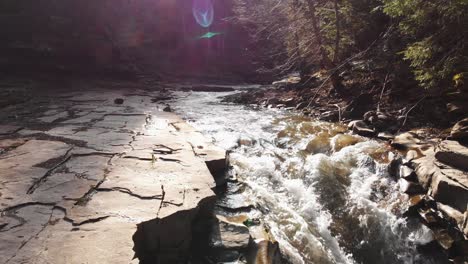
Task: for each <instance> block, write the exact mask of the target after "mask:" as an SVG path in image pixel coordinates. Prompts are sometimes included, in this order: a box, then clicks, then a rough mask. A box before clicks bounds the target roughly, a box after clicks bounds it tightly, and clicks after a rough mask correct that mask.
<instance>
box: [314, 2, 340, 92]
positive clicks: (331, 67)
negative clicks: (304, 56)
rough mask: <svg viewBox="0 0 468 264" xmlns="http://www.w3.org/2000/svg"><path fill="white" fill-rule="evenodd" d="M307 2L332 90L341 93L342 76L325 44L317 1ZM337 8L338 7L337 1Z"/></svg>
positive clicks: (323, 65)
mask: <svg viewBox="0 0 468 264" xmlns="http://www.w3.org/2000/svg"><path fill="white" fill-rule="evenodd" d="M307 3H308V5H309V15H310V19H311V22H312V28H313V31H314V35H315V40H316V41H317V45H318V46H319V52H320V57H321V64H322V68H324V69H325V70H327V71H328V73H329V74H330V81H331V83H332V86H333V89H332V90H331V91H330V92H333V91H335V92H337V93H341V92H342V85H341V80H340V77H339V75H338V73H337V72H336V69H335V64H334V62H333V61H332V60H331V59H330V57H329V56H328V54H327V51H326V49H325V46H324V44H323V36H322V33H321V28H320V24H319V21H318V18H317V10H316V8H315V1H314V0H308V1H307ZM336 8H337V3H336ZM338 45H339V42H338Z"/></svg>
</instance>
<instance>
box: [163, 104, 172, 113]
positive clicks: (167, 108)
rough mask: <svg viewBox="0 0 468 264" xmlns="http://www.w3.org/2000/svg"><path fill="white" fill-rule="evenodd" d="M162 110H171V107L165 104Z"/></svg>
mask: <svg viewBox="0 0 468 264" xmlns="http://www.w3.org/2000/svg"><path fill="white" fill-rule="evenodd" d="M163 111H164V112H172V109H171V107H170V106H169V105H166V106H165V107H164V108H163Z"/></svg>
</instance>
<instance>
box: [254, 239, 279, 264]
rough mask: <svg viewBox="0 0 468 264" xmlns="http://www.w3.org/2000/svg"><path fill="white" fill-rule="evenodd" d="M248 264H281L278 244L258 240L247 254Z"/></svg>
mask: <svg viewBox="0 0 468 264" xmlns="http://www.w3.org/2000/svg"><path fill="white" fill-rule="evenodd" d="M248 263H255V264H283V263H287V262H285V261H284V260H283V259H282V256H281V252H280V249H279V244H278V242H276V241H270V240H260V241H258V242H256V243H255V247H254V248H253V249H252V250H251V252H249V257H248Z"/></svg>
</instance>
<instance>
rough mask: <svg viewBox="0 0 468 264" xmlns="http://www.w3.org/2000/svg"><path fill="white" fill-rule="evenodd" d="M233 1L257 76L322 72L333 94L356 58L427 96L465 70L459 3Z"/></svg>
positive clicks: (466, 5)
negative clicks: (424, 91) (253, 56)
mask: <svg viewBox="0 0 468 264" xmlns="http://www.w3.org/2000/svg"><path fill="white" fill-rule="evenodd" d="M235 2H236V5H235V13H236V17H235V19H236V20H237V22H238V23H241V24H242V25H244V27H245V28H246V29H247V30H248V31H249V33H250V34H251V38H250V39H251V40H252V43H251V47H252V49H254V50H255V52H257V53H261V54H264V55H265V57H266V59H265V58H264V57H262V56H258V54H257V58H261V59H260V60H258V63H259V64H260V65H261V67H259V68H262V69H263V72H265V71H267V72H270V73H272V74H276V75H278V74H286V73H288V72H291V71H293V70H295V71H299V72H300V73H301V75H302V76H303V77H307V75H310V74H311V73H314V72H317V71H319V70H322V71H324V72H326V74H327V75H328V77H329V79H330V80H331V82H332V84H333V87H334V89H335V90H336V91H338V92H339V91H340V88H341V83H342V81H341V79H340V72H341V71H342V69H343V67H346V66H349V63H350V62H352V61H356V60H359V59H365V60H366V61H368V62H369V61H370V62H371V65H372V64H373V65H377V66H371V68H372V69H371V70H376V69H377V70H378V69H384V70H383V71H384V72H391V73H394V74H393V79H394V80H395V81H398V80H397V79H399V78H403V77H405V78H407V77H408V76H409V75H410V77H409V78H410V79H412V80H414V81H416V82H418V83H419V85H420V86H422V87H424V88H427V89H433V88H439V89H441V88H444V87H448V86H452V85H453V84H454V82H456V83H458V84H460V83H462V82H463V74H464V73H465V72H467V71H468V69H467V67H468V48H467V47H466V46H465V45H466V44H465V43H466V41H467V37H468V15H467V14H468V1H466V0H453V1H443V0H284V1H277V0H258V1H247V0H236V1H235ZM399 71H400V72H399ZM465 75H466V73H465ZM454 80H455V81H454ZM457 80H458V81H457Z"/></svg>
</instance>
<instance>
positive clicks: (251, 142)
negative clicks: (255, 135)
mask: <svg viewBox="0 0 468 264" xmlns="http://www.w3.org/2000/svg"><path fill="white" fill-rule="evenodd" d="M237 144H238V145H239V146H253V145H254V144H255V140H254V139H251V138H248V137H241V138H239V139H238V140H237Z"/></svg>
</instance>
